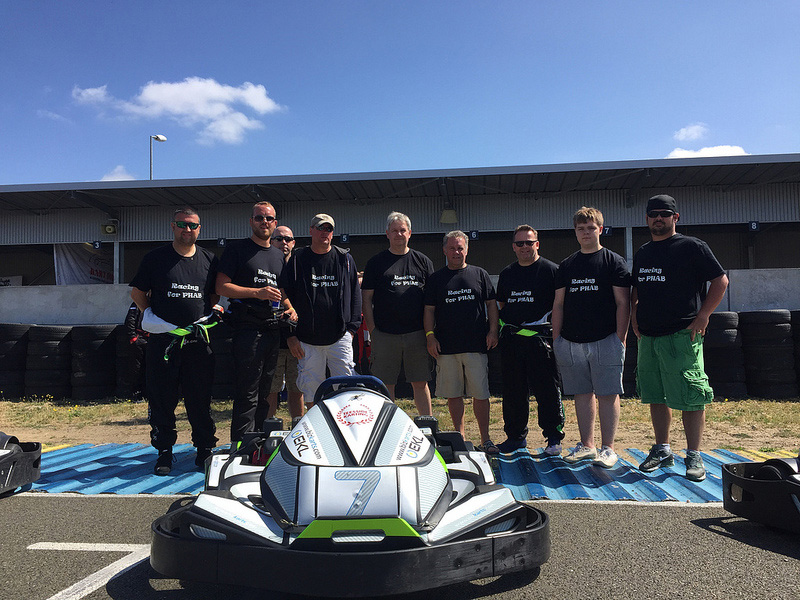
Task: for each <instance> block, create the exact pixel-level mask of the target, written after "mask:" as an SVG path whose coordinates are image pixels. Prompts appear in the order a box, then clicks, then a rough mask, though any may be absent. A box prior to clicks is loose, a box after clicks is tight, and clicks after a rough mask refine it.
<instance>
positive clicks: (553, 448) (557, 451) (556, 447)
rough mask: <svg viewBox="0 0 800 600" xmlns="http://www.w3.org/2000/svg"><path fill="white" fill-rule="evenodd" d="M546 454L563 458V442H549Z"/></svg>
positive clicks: (545, 450)
mask: <svg viewBox="0 0 800 600" xmlns="http://www.w3.org/2000/svg"><path fill="white" fill-rule="evenodd" d="M544 453H545V454H546V455H547V456H561V440H547V447H546V448H545V449H544Z"/></svg>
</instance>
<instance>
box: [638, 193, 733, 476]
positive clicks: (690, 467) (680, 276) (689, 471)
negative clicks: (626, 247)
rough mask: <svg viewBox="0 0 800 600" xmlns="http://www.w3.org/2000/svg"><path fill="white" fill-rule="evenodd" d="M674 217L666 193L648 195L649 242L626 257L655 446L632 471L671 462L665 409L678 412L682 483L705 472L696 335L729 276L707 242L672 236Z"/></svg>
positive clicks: (702, 380) (703, 379) (704, 387)
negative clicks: (682, 452)
mask: <svg viewBox="0 0 800 600" xmlns="http://www.w3.org/2000/svg"><path fill="white" fill-rule="evenodd" d="M679 218H680V214H679V213H678V210H677V206H676V204H675V199H674V198H673V197H672V196H667V195H666V194H661V195H658V196H653V197H652V198H650V200H649V201H648V202H647V226H648V227H649V229H650V236H651V238H652V241H650V242H648V243H646V244H645V245H644V246H642V247H641V248H639V250H638V251H637V252H636V255H635V256H634V257H633V273H632V274H633V292H632V294H631V323H632V325H633V331H634V332H635V333H636V336H637V337H638V338H639V356H638V365H637V380H638V386H639V393H640V395H641V398H642V402H643V403H645V404H649V405H650V417H651V419H652V422H653V431H654V433H655V442H656V443H655V444H654V445H653V447H652V448H651V450H650V454H649V455H648V456H647V458H646V459H645V460H644V462H643V463H642V464H641V465H639V468H640V469H641V470H642V471H645V472H650V471H654V470H655V469H657V468H659V467H669V466H672V465H673V464H674V462H675V458H674V456H673V454H672V451H671V450H670V445H669V430H670V425H671V423H672V410H673V409H675V410H680V411H682V416H683V429H684V432H685V434H686V448H687V449H686V458H685V459H684V463H685V464H686V478H687V479H690V480H692V481H702V480H703V479H705V477H706V470H705V466H704V465H703V459H702V458H701V456H700V452H699V451H700V444H701V442H702V438H703V429H704V427H705V406H706V404H708V403H710V402H711V401H712V399H713V397H714V393H713V391H712V390H711V387H710V386H709V384H708V377H707V376H706V374H705V370H704V367H703V336H704V335H705V332H706V327H707V326H708V318H709V315H711V313H712V312H714V309H715V308H716V307H717V306H718V305H719V303H720V302H721V301H722V298H723V296H724V295H725V290H726V288H727V287H728V277H727V276H726V275H725V271H724V270H723V269H722V266H721V265H720V264H719V262H718V261H717V259H716V258H715V257H714V254H713V253H712V252H711V249H710V248H709V247H708V244H706V243H705V242H703V241H701V240H699V239H697V238H694V237H689V236H684V235H681V234H679V233H675V225H676V224H677V222H678V219H679ZM708 282H710V285H709V286H708V289H706V284H707V283H708Z"/></svg>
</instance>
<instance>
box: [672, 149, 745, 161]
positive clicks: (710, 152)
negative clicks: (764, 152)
mask: <svg viewBox="0 0 800 600" xmlns="http://www.w3.org/2000/svg"><path fill="white" fill-rule="evenodd" d="M749 154H750V153H749V152H745V151H744V148H742V147H741V146H710V147H708V148H700V150H684V149H683V148H675V149H674V150H673V151H672V152H670V153H669V154H667V158H697V157H703V156H748V155H749Z"/></svg>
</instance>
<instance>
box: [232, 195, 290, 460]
mask: <svg viewBox="0 0 800 600" xmlns="http://www.w3.org/2000/svg"><path fill="white" fill-rule="evenodd" d="M276 225H277V219H276V218H275V208H274V207H273V206H272V204H270V203H269V202H258V203H256V204H255V205H254V206H253V209H252V215H251V217H250V228H251V230H252V234H251V235H250V237H249V238H246V239H243V240H234V241H232V242H230V243H229V244H228V246H227V248H226V249H225V253H224V254H223V255H222V258H221V259H220V261H219V273H218V274H217V293H218V294H219V295H220V296H225V297H227V298H229V299H230V308H229V310H230V312H231V319H230V322H231V324H232V327H233V346H232V348H231V354H232V355H233V375H234V377H233V381H234V385H233V412H232V415H231V444H234V445H236V446H238V444H239V443H240V442H241V441H242V439H243V438H244V435H245V434H246V433H248V432H251V431H254V430H260V429H261V425H262V423H263V422H264V419H266V418H267V414H268V411H269V402H268V400H267V396H268V395H269V390H270V387H271V386H272V376H273V374H274V373H275V364H276V362H277V360H278V347H279V345H280V331H279V320H280V319H281V318H282V317H283V315H284V313H285V314H286V315H287V316H288V317H291V318H294V316H295V315H294V311H293V310H291V305H290V304H289V303H288V301H287V300H285V299H283V298H282V296H281V291H280V288H278V278H279V277H280V274H281V272H282V271H283V266H284V260H283V252H281V251H280V250H278V249H277V248H275V247H274V246H272V245H270V238H271V236H272V232H273V231H274V230H275V227H276ZM282 304H283V305H282Z"/></svg>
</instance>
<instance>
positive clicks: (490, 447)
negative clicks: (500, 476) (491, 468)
mask: <svg viewBox="0 0 800 600" xmlns="http://www.w3.org/2000/svg"><path fill="white" fill-rule="evenodd" d="M478 450H480V451H482V452H486V454H490V455H491V454H500V450H498V448H497V446H496V445H495V443H494V442H493V441H492V440H486V441H485V442H483V443H482V444H481V445H480V446H478Z"/></svg>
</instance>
